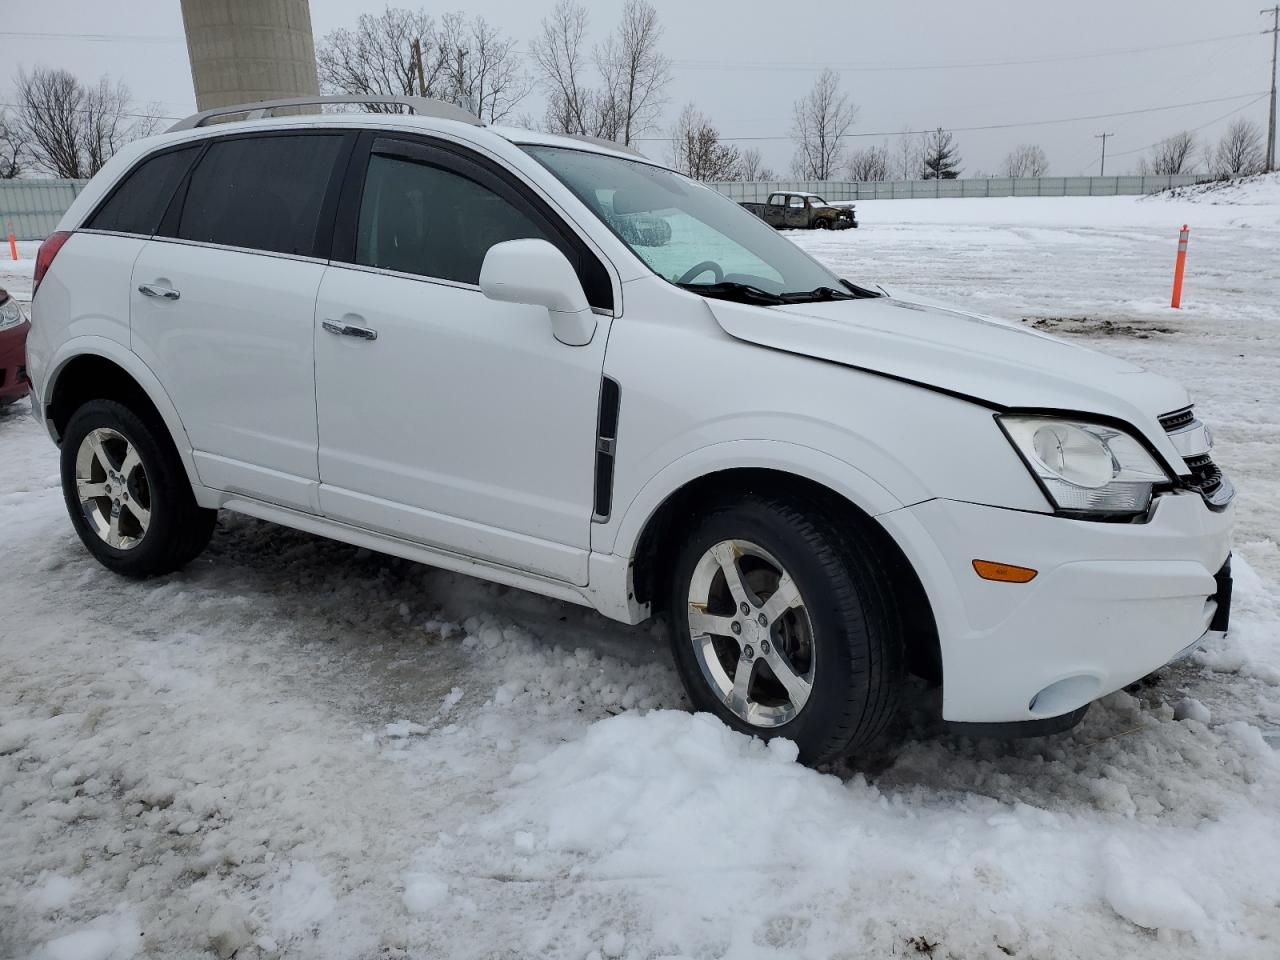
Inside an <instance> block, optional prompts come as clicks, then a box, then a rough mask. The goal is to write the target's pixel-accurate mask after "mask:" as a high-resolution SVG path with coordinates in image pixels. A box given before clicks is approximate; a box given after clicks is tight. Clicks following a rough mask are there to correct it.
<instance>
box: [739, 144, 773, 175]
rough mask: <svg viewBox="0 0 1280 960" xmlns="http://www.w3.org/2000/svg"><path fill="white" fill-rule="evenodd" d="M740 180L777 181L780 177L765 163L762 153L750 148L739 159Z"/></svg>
mask: <svg viewBox="0 0 1280 960" xmlns="http://www.w3.org/2000/svg"><path fill="white" fill-rule="evenodd" d="M738 179H739V180H777V179H778V175H777V174H776V173H774V171H773V169H772V168H771V167H769V166H768V165H767V164H765V162H764V158H763V157H762V156H760V151H759V150H757V149H756V148H755V147H748V148H747V149H746V150H743V151H742V153H741V154H740V155H739V157H738Z"/></svg>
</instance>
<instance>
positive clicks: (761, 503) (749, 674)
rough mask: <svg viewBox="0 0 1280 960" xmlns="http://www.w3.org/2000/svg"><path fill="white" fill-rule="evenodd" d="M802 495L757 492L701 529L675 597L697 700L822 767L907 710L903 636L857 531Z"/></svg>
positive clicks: (693, 535) (711, 514) (681, 652)
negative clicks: (790, 745) (902, 698)
mask: <svg viewBox="0 0 1280 960" xmlns="http://www.w3.org/2000/svg"><path fill="white" fill-rule="evenodd" d="M829 516H830V511H829V510H826V511H824V509H823V506H822V505H820V504H817V503H811V502H806V501H804V500H799V499H791V498H781V497H772V496H765V495H760V494H751V495H749V496H747V497H745V498H744V499H742V500H740V501H738V502H736V503H732V504H725V505H722V506H718V507H714V508H712V509H711V510H709V511H708V512H706V513H705V514H703V515H702V516H701V517H699V518H698V519H697V520H696V521H695V525H694V527H693V529H692V530H691V531H690V533H689V535H688V537H687V539H686V540H685V542H684V544H683V545H682V546H681V548H680V549H679V550H678V552H677V557H676V561H675V564H674V570H673V576H672V581H671V585H670V593H669V596H668V611H669V616H670V621H671V639H672V644H673V648H674V653H675V659H676V663H677V665H678V667H679V669H680V674H681V679H682V680H683V681H684V685H685V690H686V691H687V692H688V695H689V699H690V700H691V701H692V702H693V705H694V708H695V709H697V710H705V711H708V712H711V713H714V714H716V716H718V717H719V718H720V719H721V720H723V721H724V722H725V723H726V724H728V725H729V726H731V727H733V728H734V729H735V730H739V731H741V732H743V733H748V734H753V735H756V736H760V737H763V738H765V739H768V738H771V737H775V736H779V737H786V738H788V739H790V740H793V741H794V742H795V743H796V744H797V746H798V747H799V749H800V758H801V760H803V761H804V762H805V763H809V764H817V763H824V762H827V761H830V760H834V759H837V758H839V757H842V756H847V755H850V754H853V753H857V752H860V751H866V750H869V749H870V748H872V747H874V746H877V745H878V742H879V740H880V739H881V737H882V735H883V733H884V731H885V728H886V727H887V725H888V723H889V721H890V719H891V718H892V717H893V715H894V713H895V712H896V709H897V704H898V697H899V693H900V686H901V676H902V629H901V625H900V624H901V622H900V619H899V616H898V611H897V607H896V603H895V601H894V597H893V592H892V590H891V589H890V587H889V581H888V577H887V574H886V573H885V571H884V569H883V567H882V565H881V564H880V562H879V559H878V557H877V556H876V554H875V552H874V550H873V549H872V547H871V544H870V543H869V542H868V541H867V540H865V539H864V538H863V537H861V536H860V535H859V531H858V530H856V529H850V528H849V527H848V526H844V525H841V524H838V523H836V522H832V521H831V520H829V519H824V517H829Z"/></svg>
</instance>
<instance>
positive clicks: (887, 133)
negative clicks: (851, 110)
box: [633, 91, 1267, 142]
mask: <svg viewBox="0 0 1280 960" xmlns="http://www.w3.org/2000/svg"><path fill="white" fill-rule="evenodd" d="M1265 96H1267V94H1265V93H1263V94H1261V95H1259V94H1258V92H1257V91H1252V92H1250V93H1238V94H1236V95H1234V96H1231V97H1213V98H1211V99H1208V100H1191V101H1188V102H1186V103H1171V104H1167V105H1165V106H1162V107H1142V108H1140V109H1137V110H1119V111H1116V112H1114V113H1093V114H1089V115H1087V116H1080V117H1059V118H1057V119H1054V120H1019V121H1012V122H1008V123H986V124H981V125H979V126H973V127H947V129H948V130H950V131H952V132H953V133H974V132H976V131H980V130H1007V129H1010V128H1012V127H1043V126H1048V125H1050V124H1057V123H1077V122H1079V121H1083V120H1108V119H1111V118H1113V117H1132V116H1136V115H1137V114H1141V113H1159V112H1160V111H1162V110H1180V109H1182V108H1183V107H1200V106H1205V105H1206V104H1210V103H1227V102H1228V101H1231V100H1241V99H1243V98H1244V97H1258V98H1259V99H1260V98H1261V97H1265ZM1254 102H1255V103H1256V102H1257V101H1256V100H1255V101H1254ZM1246 106H1248V104H1246ZM1241 109H1243V108H1241ZM1232 112H1233V113H1234V112H1235V111H1232ZM931 132H932V130H880V131H869V132H867V133H845V134H841V136H843V137H898V136H911V135H914V134H919V133H931ZM633 139H635V140H637V141H655V142H656V141H666V140H668V139H670V138H668V137H635V138H633ZM720 139H721V140H790V139H791V135H790V134H770V135H764V136H751V137H726V136H721V138H720Z"/></svg>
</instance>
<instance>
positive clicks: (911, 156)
mask: <svg viewBox="0 0 1280 960" xmlns="http://www.w3.org/2000/svg"><path fill="white" fill-rule="evenodd" d="M893 161H894V162H893V168H894V174H893V175H894V176H895V177H897V178H898V179H899V180H918V179H920V177H921V176H922V175H923V173H924V141H923V140H922V139H921V137H920V135H919V134H918V133H912V132H911V131H910V130H903V131H902V133H900V134H899V135H898V143H897V145H896V147H895V148H894V151H893Z"/></svg>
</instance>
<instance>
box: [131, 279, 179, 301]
mask: <svg viewBox="0 0 1280 960" xmlns="http://www.w3.org/2000/svg"><path fill="white" fill-rule="evenodd" d="M138 292H139V293H140V294H142V295H143V296H144V297H159V298H160V299H161V300H177V299H178V298H179V297H180V296H182V294H181V293H179V292H178V291H177V290H175V289H173V287H157V286H156V285H155V284H153V283H143V284H139V285H138Z"/></svg>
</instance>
